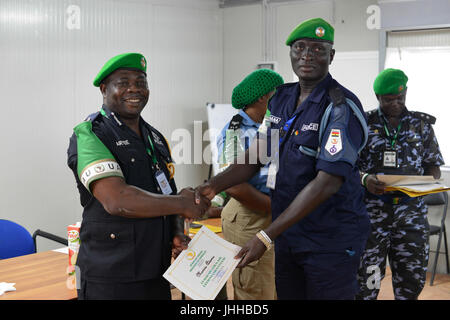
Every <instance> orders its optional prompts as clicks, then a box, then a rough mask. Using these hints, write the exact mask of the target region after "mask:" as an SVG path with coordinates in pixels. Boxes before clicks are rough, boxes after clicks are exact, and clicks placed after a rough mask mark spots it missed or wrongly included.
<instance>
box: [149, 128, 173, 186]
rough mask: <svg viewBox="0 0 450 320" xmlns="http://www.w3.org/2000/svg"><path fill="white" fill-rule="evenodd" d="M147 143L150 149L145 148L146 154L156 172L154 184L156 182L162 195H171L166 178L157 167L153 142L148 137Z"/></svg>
mask: <svg viewBox="0 0 450 320" xmlns="http://www.w3.org/2000/svg"><path fill="white" fill-rule="evenodd" d="M148 141H149V143H150V148H151V149H149V148H147V153H148V154H149V155H150V157H151V158H152V162H153V165H152V168H153V170H155V169H156V171H155V180H156V182H158V185H159V188H160V189H161V191H162V193H163V194H171V193H172V188H171V187H170V183H169V181H168V180H167V177H166V175H165V174H164V171H162V170H161V168H160V167H159V163H158V159H157V158H156V152H155V147H154V146H153V141H152V139H151V138H150V135H149V136H148Z"/></svg>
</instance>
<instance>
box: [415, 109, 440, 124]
mask: <svg viewBox="0 0 450 320" xmlns="http://www.w3.org/2000/svg"><path fill="white" fill-rule="evenodd" d="M410 112H411V113H412V115H413V116H414V117H416V118H419V119H421V120H423V121H425V122H427V123H429V124H435V123H436V118H435V117H433V116H432V115H430V114H428V113H425V112H419V111H410Z"/></svg>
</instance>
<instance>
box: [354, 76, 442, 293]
mask: <svg viewBox="0 0 450 320" xmlns="http://www.w3.org/2000/svg"><path fill="white" fill-rule="evenodd" d="M407 82H408V77H407V76H406V74H405V73H404V72H403V71H402V70H399V69H392V68H389V69H386V70H383V71H382V72H381V73H380V74H379V75H378V76H377V78H376V79H375V81H374V85H373V88H374V92H375V94H376V96H377V99H378V101H379V103H380V106H379V108H377V109H375V110H371V111H369V112H368V113H367V116H368V122H369V140H368V143H367V146H366V147H365V148H364V150H363V151H362V152H361V156H360V159H359V160H358V165H359V167H360V170H361V171H362V173H361V178H362V180H361V181H362V184H363V185H364V186H365V187H366V189H367V192H366V197H365V202H366V205H367V211H368V213H369V217H370V220H371V226H372V227H371V234H370V236H369V239H368V241H367V247H366V249H365V251H364V254H363V255H362V259H361V266H360V270H359V273H358V280H359V283H360V288H361V292H360V293H359V294H358V296H357V298H358V299H366V300H373V299H376V298H377V296H378V293H379V289H380V281H381V280H382V279H383V278H384V275H385V269H386V257H388V258H389V265H390V268H391V270H392V285H393V288H394V296H395V299H399V300H415V299H417V298H418V296H419V294H420V292H421V291H422V289H423V287H424V285H425V278H426V270H427V264H428V250H429V244H428V237H429V225H428V221H427V206H426V204H425V203H424V201H423V198H422V197H415V198H411V197H409V196H407V195H406V194H404V193H401V192H385V190H384V188H385V184H384V183H383V182H381V181H378V179H377V176H376V175H379V174H391V175H392V174H393V175H419V176H421V175H432V176H434V178H436V179H437V178H439V177H440V175H441V172H440V169H439V166H441V165H443V164H444V161H443V158H442V155H441V152H440V150H439V145H438V142H437V139H436V136H435V135H434V130H433V127H432V125H433V124H434V123H435V121H436V119H435V118H434V117H433V116H431V115H428V114H426V113H422V112H416V111H409V110H408V109H407V108H406V106H405V100H406V92H407V86H406V85H407Z"/></svg>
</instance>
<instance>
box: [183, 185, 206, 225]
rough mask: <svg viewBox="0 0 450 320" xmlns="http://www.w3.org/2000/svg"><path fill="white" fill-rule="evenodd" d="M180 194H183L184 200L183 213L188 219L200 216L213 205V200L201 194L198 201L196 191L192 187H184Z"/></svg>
mask: <svg viewBox="0 0 450 320" xmlns="http://www.w3.org/2000/svg"><path fill="white" fill-rule="evenodd" d="M178 195H179V196H181V198H182V201H183V208H184V211H183V212H182V213H181V214H182V215H183V217H185V218H187V219H195V218H200V217H201V216H203V215H204V214H205V212H206V210H208V208H209V207H210V205H211V201H209V199H207V198H205V197H203V196H200V198H199V201H198V202H197V201H196V198H195V191H194V189H192V188H184V189H183V190H181V191H180V193H178Z"/></svg>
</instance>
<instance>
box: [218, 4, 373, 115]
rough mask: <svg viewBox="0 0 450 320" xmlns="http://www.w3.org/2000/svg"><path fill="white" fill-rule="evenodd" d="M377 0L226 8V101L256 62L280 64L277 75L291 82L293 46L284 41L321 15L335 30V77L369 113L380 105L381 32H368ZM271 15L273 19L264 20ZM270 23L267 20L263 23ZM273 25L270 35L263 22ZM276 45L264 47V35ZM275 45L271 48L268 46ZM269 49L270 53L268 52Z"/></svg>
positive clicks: (270, 28)
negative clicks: (374, 85) (376, 88)
mask: <svg viewBox="0 0 450 320" xmlns="http://www.w3.org/2000/svg"><path fill="white" fill-rule="evenodd" d="M376 3H377V1H376V0H335V1H332V0H318V1H287V2H280V3H270V2H269V6H268V8H266V9H265V10H264V8H263V6H262V5H247V6H239V7H230V8H225V9H223V11H224V12H223V19H224V78H223V83H224V89H223V96H224V101H223V102H226V103H229V102H230V99H231V92H232V90H233V88H234V86H236V85H237V84H238V83H239V82H240V81H241V80H242V79H243V78H244V77H245V76H246V75H247V74H248V73H250V72H251V71H253V70H254V69H255V66H256V64H257V63H258V62H260V61H262V59H264V57H265V56H267V55H269V57H270V59H269V60H274V61H276V62H277V63H278V69H277V72H279V73H280V74H281V76H282V77H283V78H284V80H285V82H291V81H293V73H292V68H291V62H290V59H289V47H288V46H286V45H285V41H286V39H287V37H288V35H289V34H290V32H291V31H292V30H293V29H294V28H295V26H297V25H298V24H299V23H301V22H302V21H304V20H306V19H309V18H315V17H322V18H323V19H325V20H327V21H329V22H330V23H331V24H332V25H333V26H334V28H335V43H334V48H335V49H336V56H335V61H334V62H333V63H332V64H331V67H330V72H331V74H332V76H333V77H334V78H335V79H337V80H338V81H339V82H340V83H341V84H343V85H344V86H346V87H348V88H349V89H350V90H352V91H353V92H354V93H355V94H356V95H357V96H358V97H359V98H360V100H361V102H362V103H363V106H364V107H365V109H367V110H368V109H372V108H374V107H375V106H376V98H375V96H374V95H373V93H372V89H371V88H372V86H371V83H372V82H373V80H374V79H375V77H376V75H377V74H378V54H377V50H378V37H379V31H378V30H369V29H368V28H367V25H366V20H367V18H368V17H369V15H368V14H367V12H366V10H367V8H368V7H369V6H370V5H372V4H376ZM266 12H268V15H269V18H265V14H266ZM265 19H266V20H265ZM265 23H267V24H269V32H268V33H269V34H267V32H266V33H265V32H264V30H265V29H264V26H265V25H264V24H265ZM268 35H270V38H271V39H272V43H270V44H269V48H268V49H265V47H264V37H267V36H268ZM270 46H271V47H270ZM266 51H269V52H266Z"/></svg>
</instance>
